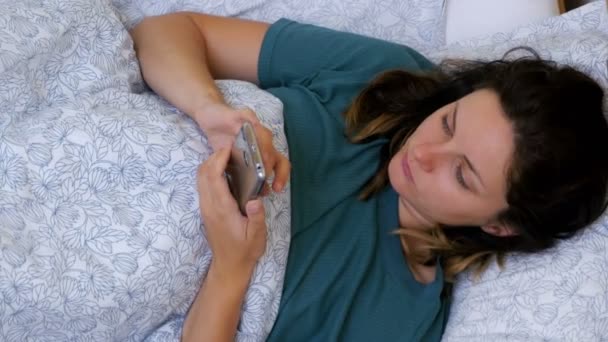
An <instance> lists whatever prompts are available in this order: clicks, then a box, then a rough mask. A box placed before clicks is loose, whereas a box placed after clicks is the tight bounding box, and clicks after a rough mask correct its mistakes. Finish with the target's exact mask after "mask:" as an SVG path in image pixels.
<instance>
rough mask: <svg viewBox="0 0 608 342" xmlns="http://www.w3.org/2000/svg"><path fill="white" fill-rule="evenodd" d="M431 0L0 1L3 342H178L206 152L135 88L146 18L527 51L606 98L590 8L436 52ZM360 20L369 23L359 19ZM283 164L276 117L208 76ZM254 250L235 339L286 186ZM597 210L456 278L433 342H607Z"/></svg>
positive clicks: (265, 284) (606, 271)
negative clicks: (284, 22) (479, 271)
mask: <svg viewBox="0 0 608 342" xmlns="http://www.w3.org/2000/svg"><path fill="white" fill-rule="evenodd" d="M445 5H446V4H445V1H440V0H433V1H428V0H409V1H398V0H382V1H369V0H348V1H340V2H338V1H327V0H308V1H306V2H302V1H296V0H283V1H279V0H252V1H239V0H225V1H221V2H219V1H205V0H166V1H163V0H113V1H109V0H24V1H22V2H19V3H15V2H12V1H8V0H0V6H1V7H2V8H3V11H2V12H1V13H0V253H1V254H0V255H1V257H0V315H1V318H0V340H2V341H26V340H34V341H65V340H73V341H108V340H118V341H142V340H145V341H179V336H180V333H181V325H182V323H183V318H184V315H185V313H186V311H187V309H188V307H189V305H190V303H191V302H192V300H193V298H194V295H195V294H196V291H197V290H198V287H199V285H200V282H201V279H202V278H203V277H204V275H205V272H206V270H207V268H208V265H209V261H210V258H211V254H210V251H209V250H208V248H206V241H205V238H204V235H202V234H200V229H201V222H200V218H199V215H198V211H197V206H198V203H197V199H196V194H195V190H194V172H195V170H196V167H197V166H198V164H199V163H200V162H201V161H203V160H205V158H206V157H207V156H208V155H209V154H210V153H211V150H210V148H209V147H208V145H207V142H206V138H205V136H204V134H202V133H201V132H200V130H198V128H197V127H196V125H195V124H194V122H193V121H192V120H190V119H189V118H188V117H186V116H185V115H183V114H182V113H180V112H179V111H177V110H175V109H174V108H172V107H171V106H170V105H169V104H167V103H166V102H164V101H163V100H162V99H160V98H158V97H157V96H155V95H154V94H152V93H151V92H150V91H149V90H148V89H147V88H146V87H145V85H144V83H143V81H142V79H141V75H140V73H139V68H138V65H137V61H136V59H135V55H134V52H133V48H132V42H131V40H130V38H129V36H128V34H127V31H126V29H127V28H129V27H131V26H132V25H133V24H135V23H136V22H138V21H139V20H141V18H142V17H143V16H145V15H154V14H162V13H169V12H174V11H180V10H192V11H202V12H207V13H213V14H220V15H231V16H240V17H247V18H254V19H259V20H265V21H273V20H276V19H278V18H280V17H289V18H292V19H296V20H300V21H304V22H310V23H316V24H320V25H325V26H329V27H333V28H336V29H342V30H347V31H353V32H358V33H362V34H367V35H371V36H376V37H379V38H384V39H388V40H392V41H396V42H400V43H403V44H408V45H411V46H413V47H415V48H417V49H419V50H420V51H422V52H423V53H425V54H427V55H428V56H429V57H430V58H431V59H433V60H434V61H440V60H442V59H444V58H447V57H466V58H494V57H500V56H501V55H502V53H504V51H506V50H508V49H509V48H510V47H512V46H517V45H529V46H531V47H533V48H535V49H536V50H537V51H538V52H540V53H541V54H542V55H543V56H545V57H549V58H552V59H555V60H557V61H558V62H560V63H568V64H573V65H575V66H577V67H579V68H581V69H583V70H585V71H586V72H588V73H589V74H591V75H592V76H593V77H594V78H596V79H597V80H598V81H599V82H600V83H601V84H602V86H603V87H604V88H606V89H608V65H607V64H608V15H607V14H606V8H605V4H604V3H603V2H602V1H597V2H593V3H591V4H589V5H586V6H583V7H582V8H580V9H578V10H575V11H571V12H569V13H566V14H564V15H562V16H560V17H554V18H548V19H545V20H543V21H539V22H535V23H532V24H529V25H524V26H520V27H517V28H515V29H513V30H509V31H508V32H499V33H495V34H493V35H485V36H482V37H478V38H475V39H472V40H467V41H459V42H455V43H452V44H450V45H446V44H445V41H446V32H445V10H446V7H445ZM370 18H372V19H373V20H370ZM218 85H219V87H220V89H221V90H222V92H223V93H224V95H225V97H226V98H227V100H228V101H229V102H230V103H231V104H232V105H234V106H249V107H252V108H253V109H254V110H255V111H256V112H257V114H258V115H259V117H260V119H261V120H262V122H263V123H264V124H265V125H266V126H267V127H269V128H270V129H271V130H272V132H273V137H274V143H275V145H276V146H277V147H278V149H279V150H280V151H281V152H282V153H284V154H286V155H288V153H289V151H288V146H287V144H286V140H285V137H284V133H283V126H282V124H283V121H282V105H281V103H280V101H278V100H277V99H276V98H274V97H272V96H270V95H269V94H267V93H265V92H263V91H261V90H259V89H257V87H255V86H254V85H252V84H249V83H245V82H239V81H228V80H225V81H218ZM265 201H266V202H265V204H266V208H267V220H268V226H269V240H268V246H267V251H266V253H265V255H264V257H263V258H262V260H261V261H260V263H259V265H258V267H257V268H256V272H255V274H254V277H253V279H252V283H251V286H250V289H249V291H248V293H247V296H246V300H245V304H244V306H243V309H242V319H241V323H240V325H239V330H238V333H237V340H239V341H261V340H264V337H265V336H266V335H267V334H268V332H269V331H270V329H271V328H272V324H273V322H274V319H275V317H276V312H277V310H278V304H279V301H280V295H281V288H282V277H283V274H284V270H285V265H286V259H287V253H288V251H289V222H290V203H289V187H288V188H287V190H286V191H285V192H283V193H280V194H273V195H272V196H270V197H269V198H267V199H265ZM607 242H608V216H604V217H602V218H601V219H600V220H598V222H596V223H595V224H594V225H592V226H591V227H589V229H587V230H586V231H585V232H583V233H582V234H579V235H577V236H576V237H575V238H574V239H572V240H571V241H568V242H564V243H562V244H560V245H559V246H557V247H556V248H554V249H552V250H550V251H547V252H546V253H543V254H540V255H536V256H522V255H514V256H512V257H510V258H509V259H508V262H507V268H506V269H505V270H504V271H503V272H500V270H498V269H497V268H496V267H493V268H491V269H490V270H489V271H488V272H487V273H486V274H485V275H484V276H483V277H482V278H481V279H480V280H479V281H477V282H474V281H473V280H472V279H471V277H470V276H469V275H468V274H463V275H462V276H461V277H460V279H459V280H458V282H457V283H456V287H455V291H454V303H453V306H452V311H451V319H450V321H449V323H448V326H447V329H446V332H445V334H444V337H443V339H444V341H488V340H496V341H501V340H508V341H513V340H520V341H533V340H547V339H549V340H554V339H559V340H567V341H601V340H605V339H607V338H608V250H607Z"/></svg>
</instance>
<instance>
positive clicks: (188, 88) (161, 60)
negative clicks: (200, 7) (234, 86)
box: [131, 12, 269, 121]
mask: <svg viewBox="0 0 608 342" xmlns="http://www.w3.org/2000/svg"><path fill="white" fill-rule="evenodd" d="M268 26H269V25H268V24H266V23H261V22H255V21H247V20H242V19H236V18H224V17H216V16H211V15H205V14H197V13H190V12H182V13H174V14H169V15H163V16H157V17H148V18H145V19H144V20H143V21H142V22H141V23H139V24H138V25H137V26H135V27H134V28H133V30H132V31H131V36H132V37H133V41H134V43H135V50H136V52H137V57H138V58H139V62H140V65H141V69H142V73H143V76H144V79H145V81H146V82H147V83H148V85H149V86H150V87H151V88H152V89H153V90H154V91H155V92H156V93H158V94H159V95H160V96H162V97H164V98H165V99H167V100H168V101H169V102H171V103H172V104H173V105H174V106H176V107H177V108H179V109H181V110H182V111H184V112H185V113H187V114H188V115H190V116H191V117H193V118H194V119H195V120H197V115H199V109H200V108H202V107H204V106H205V105H206V104H207V103H208V102H209V101H211V102H221V101H223V99H222V97H221V95H220V93H219V91H218V89H217V88H216V86H215V84H214V82H213V80H214V79H239V80H245V81H250V82H257V80H258V75H257V64H258V56H259V54H260V48H261V45H262V40H263V38H264V35H265V33H266V31H267V30H268ZM197 121H198V120H197Z"/></svg>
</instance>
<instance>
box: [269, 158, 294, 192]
mask: <svg viewBox="0 0 608 342" xmlns="http://www.w3.org/2000/svg"><path fill="white" fill-rule="evenodd" d="M276 153H277V155H279V157H278V161H277V163H276V165H275V169H274V181H273V182H272V189H273V190H274V191H275V192H281V191H283V188H284V187H285V184H287V181H288V180H289V174H290V172H291V163H290V162H289V160H287V158H285V157H284V156H282V155H280V154H279V152H276Z"/></svg>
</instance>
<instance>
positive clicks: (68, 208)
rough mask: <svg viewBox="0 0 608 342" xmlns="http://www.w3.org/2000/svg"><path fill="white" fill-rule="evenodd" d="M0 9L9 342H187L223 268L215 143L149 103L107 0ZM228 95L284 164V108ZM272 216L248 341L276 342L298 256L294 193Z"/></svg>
mask: <svg viewBox="0 0 608 342" xmlns="http://www.w3.org/2000/svg"><path fill="white" fill-rule="evenodd" d="M0 8H2V11H1V12H0V340H2V341H29V340H34V341H68V340H69V341H141V340H145V339H147V340H158V341H178V340H179V337H180V334H181V326H182V323H183V319H184V317H185V314H186V312H187V310H188V308H189V306H190V304H191V303H192V301H193V299H194V297H195V295H196V293H197V291H198V289H199V287H200V284H201V281H202V279H203V278H204V276H205V273H206V271H207V269H208V266H209V263H210V260H211V257H212V255H211V251H210V249H209V248H208V245H207V242H206V240H205V237H204V234H203V232H204V227H203V226H202V224H201V219H200V215H199V208H198V196H197V193H196V187H195V184H196V180H195V172H196V169H197V167H198V165H199V164H200V163H201V162H202V161H204V160H205V159H206V158H207V157H208V156H209V155H210V153H211V149H210V147H209V145H208V144H207V140H206V137H205V136H204V134H203V133H202V132H201V131H200V129H199V128H198V127H197V125H196V124H195V123H194V121H192V120H191V119H190V118H188V117H187V116H186V115H184V114H183V113H180V112H179V111H178V110H176V109H175V108H173V107H172V106H171V105H169V104H168V103H166V102H165V101H163V100H162V99H161V98H159V97H158V96H156V95H155V94H153V93H152V92H150V91H149V89H147V88H146V86H145V84H144V83H143V80H142V77H141V75H140V70H139V66H138V63H137V60H136V56H135V53H134V50H133V46H132V41H131V39H130V37H129V35H128V32H127V30H126V29H125V27H124V26H123V22H121V20H120V19H121V18H120V16H119V15H118V14H117V13H116V12H115V9H114V8H113V7H112V5H111V4H110V3H109V2H108V1H105V0H24V1H19V2H15V1H9V0H0ZM218 85H219V87H220V89H221V90H222V92H223V94H224V96H225V97H226V99H227V101H228V102H229V103H230V104H232V105H234V106H249V107H251V108H252V109H254V110H255V111H256V112H257V114H258V115H259V117H260V119H261V121H262V122H263V123H264V124H265V125H266V126H267V127H269V128H270V129H271V130H272V132H273V136H274V142H275V145H276V146H277V148H278V149H279V150H280V151H281V152H282V153H284V154H287V144H286V140H285V136H284V133H283V120H282V104H281V103H280V101H278V100H277V99H276V98H274V97H272V96H271V95H269V94H268V93H266V92H263V91H261V90H259V89H258V88H257V87H256V86H254V85H252V84H249V83H244V82H238V81H220V82H218ZM265 206H266V210H267V223H268V227H269V235H268V244H267V251H266V253H265V255H264V256H263V257H262V259H261V261H260V262H259V264H258V267H257V268H256V271H255V274H254V276H253V278H252V281H251V286H250V288H249V290H248V292H247V295H246V300H245V303H244V305H243V307H242V316H241V322H240V324H239V328H238V334H237V339H238V340H242V341H260V340H263V339H264V337H265V336H266V335H267V334H268V332H269V331H270V329H271V327H272V324H273V322H274V319H275V317H276V313H277V310H278V304H279V301H280V294H281V288H282V279H283V275H284V271H285V265H286V259H287V253H288V249H289V238H290V234H289V222H290V212H289V187H287V190H286V191H285V192H284V193H280V194H273V195H271V196H269V197H268V198H266V199H265Z"/></svg>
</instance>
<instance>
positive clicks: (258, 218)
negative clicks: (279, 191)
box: [245, 199, 265, 226]
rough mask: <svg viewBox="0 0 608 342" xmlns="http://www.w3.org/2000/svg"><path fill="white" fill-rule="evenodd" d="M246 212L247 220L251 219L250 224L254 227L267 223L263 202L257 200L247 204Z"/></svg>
mask: <svg viewBox="0 0 608 342" xmlns="http://www.w3.org/2000/svg"><path fill="white" fill-rule="evenodd" d="M245 210H246V211H247V218H248V219H249V222H250V223H252V224H253V225H254V226H259V225H260V224H262V225H263V224H264V223H265V219H264V216H265V212H264V205H263V203H262V200H260V199H255V200H252V201H249V202H247V205H246V206H245Z"/></svg>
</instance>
